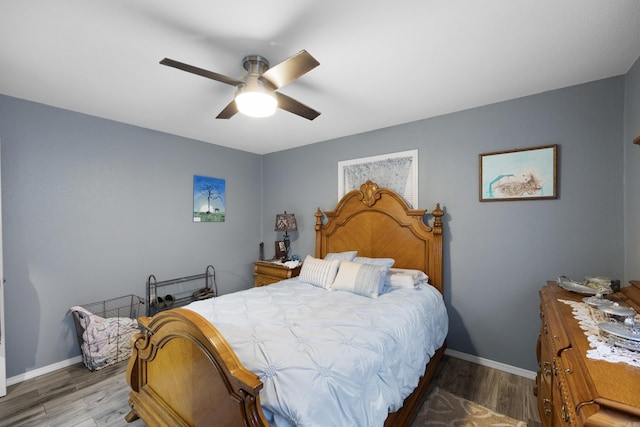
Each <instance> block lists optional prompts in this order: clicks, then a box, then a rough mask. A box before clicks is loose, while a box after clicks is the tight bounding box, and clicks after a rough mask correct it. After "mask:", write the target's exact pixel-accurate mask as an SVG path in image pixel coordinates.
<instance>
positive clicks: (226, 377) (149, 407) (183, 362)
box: [126, 308, 268, 427]
mask: <svg viewBox="0 0 640 427" xmlns="http://www.w3.org/2000/svg"><path fill="white" fill-rule="evenodd" d="M140 320H141V322H142V324H143V326H144V328H145V332H144V333H141V334H137V335H136V336H134V337H133V338H132V348H133V354H132V355H131V359H130V360H129V366H128V368H127V381H128V382H129V386H130V387H131V392H130V393H129V405H130V406H131V412H129V414H127V416H126V420H127V421H133V420H135V419H137V418H138V417H140V418H142V420H143V421H144V422H145V424H147V426H149V427H153V426H213V425H217V426H250V427H254V426H255V427H258V426H268V423H267V422H266V420H265V419H264V415H263V413H262V409H261V408H260V397H259V395H258V393H259V392H260V389H261V388H262V382H260V380H259V379H258V377H257V375H255V374H253V373H252V372H250V371H248V370H247V369H245V368H244V367H243V366H242V364H241V363H240V361H239V360H238V358H237V357H236V355H235V353H234V352H233V350H232V349H231V347H230V346H229V344H228V343H227V342H226V340H225V339H224V338H223V337H222V335H220V333H219V332H218V331H217V330H216V328H215V327H213V326H212V325H211V324H210V323H209V322H207V321H206V320H205V319H204V318H202V317H201V316H200V315H198V314H197V313H194V312H192V311H190V310H187V309H181V308H177V309H174V310H170V311H167V312H163V313H160V314H158V315H156V316H155V317H154V318H153V319H150V318H148V317H147V318H141V319H140Z"/></svg>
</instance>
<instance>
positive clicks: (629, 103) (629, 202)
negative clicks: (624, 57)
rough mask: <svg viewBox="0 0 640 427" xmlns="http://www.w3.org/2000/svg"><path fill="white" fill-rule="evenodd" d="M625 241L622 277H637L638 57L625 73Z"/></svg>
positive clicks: (639, 205)
mask: <svg viewBox="0 0 640 427" xmlns="http://www.w3.org/2000/svg"><path fill="white" fill-rule="evenodd" d="M624 116H625V121H624V129H625V130H624V139H623V142H622V144H623V146H624V215H625V220H624V231H625V233H624V242H625V251H624V254H625V277H626V278H627V280H631V279H636V280H640V221H638V218H640V197H638V196H639V195H640V145H636V144H633V142H632V141H633V140H634V138H636V137H637V136H640V59H639V60H638V61H636V63H635V65H634V66H633V67H632V68H631V70H630V71H629V72H628V73H627V75H626V76H625V115H624Z"/></svg>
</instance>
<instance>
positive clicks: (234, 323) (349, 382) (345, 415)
mask: <svg viewBox="0 0 640 427" xmlns="http://www.w3.org/2000/svg"><path fill="white" fill-rule="evenodd" d="M187 308H189V309H191V310H193V311H195V312H197V313H199V314H200V315H202V316H204V317H205V318H206V319H207V320H209V321H210V322H212V323H213V324H214V325H215V327H216V328H217V329H218V330H219V331H220V332H221V333H222V334H223V335H224V337H225V338H226V340H227V341H228V342H229V344H230V345H231V347H232V348H233V350H234V351H235V353H236V354H237V356H238V358H239V359H240V361H241V362H242V363H243V365H244V366H245V367H246V368H247V369H249V370H250V371H252V372H254V373H256V374H257V375H258V376H259V377H260V380H261V381H262V382H263V383H264V388H263V389H262V390H261V392H260V400H261V404H262V408H263V411H264V413H265V416H266V417H267V420H268V421H269V423H270V424H271V425H272V426H277V427H287V426H305V427H312V426H317V427H320V426H322V427H326V426H382V425H383V424H384V420H385V419H386V417H387V415H388V413H389V412H390V411H391V412H392V411H395V410H396V409H398V408H399V407H400V406H401V405H402V402H403V401H404V399H405V398H406V397H407V396H408V395H409V394H410V393H411V392H412V391H413V389H414V388H415V387H416V385H417V384H418V379H419V377H420V375H421V374H422V373H423V372H424V367H425V365H426V363H427V361H428V360H429V359H430V358H431V356H433V354H434V353H435V350H436V349H438V348H439V347H440V346H441V345H442V344H443V343H444V340H445V337H446V335H447V331H448V318H447V313H446V310H445V306H444V302H443V300H442V295H441V294H440V293H439V292H438V291H437V290H436V289H435V288H433V287H431V286H429V285H421V286H420V287H419V288H416V289H400V288H388V289H387V292H385V293H383V294H382V295H380V296H379V297H378V298H367V297H364V296H360V295H356V294H352V293H349V292H341V291H328V290H326V289H323V288H319V287H315V286H312V285H309V284H306V283H302V282H300V281H298V280H297V279H289V280H284V281H282V282H279V283H276V284H273V285H269V286H264V287H259V288H252V289H248V290H246V291H241V292H236V293H232V294H227V295H223V296H221V297H218V298H213V299H209V300H205V301H198V302H194V303H191V304H190V305H188V306H187ZM212 403H213V404H215V403H214V402H212Z"/></svg>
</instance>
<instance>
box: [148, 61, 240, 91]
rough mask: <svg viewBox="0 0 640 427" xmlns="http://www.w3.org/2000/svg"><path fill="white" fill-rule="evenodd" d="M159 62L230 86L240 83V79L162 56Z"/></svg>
mask: <svg viewBox="0 0 640 427" xmlns="http://www.w3.org/2000/svg"><path fill="white" fill-rule="evenodd" d="M160 63H161V64H162V65H166V66H168V67H173V68H177V69H178V70H182V71H186V72H188V73H193V74H197V75H199V76H202V77H206V78H208V79H212V80H216V81H219V82H222V83H226V84H228V85H231V86H238V85H239V84H242V81H241V80H238V79H234V78H233V77H228V76H225V75H223V74H218V73H214V72H213V71H209V70H205V69H203V68H198V67H194V66H193V65H189V64H185V63H183V62H178V61H174V60H173V59H169V58H164V59H163V60H162V61H160Z"/></svg>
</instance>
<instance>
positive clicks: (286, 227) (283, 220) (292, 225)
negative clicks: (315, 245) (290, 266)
mask: <svg viewBox="0 0 640 427" xmlns="http://www.w3.org/2000/svg"><path fill="white" fill-rule="evenodd" d="M274 231H284V236H283V238H282V240H283V242H284V257H283V258H284V259H283V260H282V261H289V250H290V249H291V241H290V240H289V231H298V224H297V223H296V216H295V214H288V213H287V211H284V213H283V214H277V215H276V226H275V230H274Z"/></svg>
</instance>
